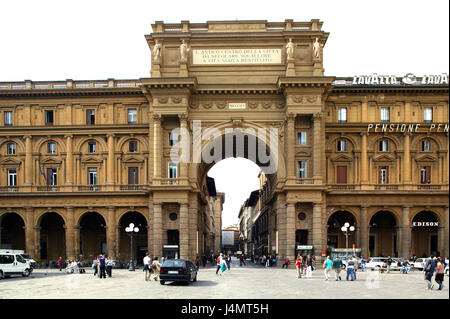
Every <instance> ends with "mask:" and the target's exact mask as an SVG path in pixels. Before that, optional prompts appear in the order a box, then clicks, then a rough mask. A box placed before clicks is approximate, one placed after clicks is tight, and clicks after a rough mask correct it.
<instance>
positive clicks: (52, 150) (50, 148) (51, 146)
mask: <svg viewBox="0 0 450 319" xmlns="http://www.w3.org/2000/svg"><path fill="white" fill-rule="evenodd" d="M47 153H49V154H55V153H56V144H55V143H53V142H50V143H48V144H47Z"/></svg>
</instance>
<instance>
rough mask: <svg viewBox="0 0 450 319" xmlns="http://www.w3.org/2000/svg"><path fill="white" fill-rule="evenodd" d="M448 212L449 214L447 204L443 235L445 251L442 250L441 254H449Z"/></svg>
mask: <svg viewBox="0 0 450 319" xmlns="http://www.w3.org/2000/svg"><path fill="white" fill-rule="evenodd" d="M448 214H449V211H448V206H445V209H444V234H443V237H444V247H443V248H444V251H443V252H441V256H448V255H449V249H448V246H449V243H448V241H449V238H448V237H449V236H448V233H449V227H448V225H449V222H448V220H449V216H448Z"/></svg>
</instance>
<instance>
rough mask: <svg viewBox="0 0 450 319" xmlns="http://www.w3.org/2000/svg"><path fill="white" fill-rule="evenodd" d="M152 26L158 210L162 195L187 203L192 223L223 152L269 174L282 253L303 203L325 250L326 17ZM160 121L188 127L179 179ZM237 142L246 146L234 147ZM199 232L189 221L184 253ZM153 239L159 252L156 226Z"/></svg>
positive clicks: (286, 252)
mask: <svg viewBox="0 0 450 319" xmlns="http://www.w3.org/2000/svg"><path fill="white" fill-rule="evenodd" d="M152 28H153V33H152V34H151V35H148V36H146V39H147V42H148V45H149V47H150V49H151V52H152V68H151V77H150V78H146V79H141V82H142V90H143V91H144V93H145V95H146V97H147V98H148V100H149V102H150V105H151V111H150V112H151V114H152V116H151V121H150V144H152V145H153V152H152V153H153V157H152V161H153V163H152V172H151V173H152V178H151V186H150V190H151V194H152V195H151V196H152V202H153V214H154V216H155V217H156V216H157V215H158V214H160V212H161V209H160V207H159V206H160V205H161V203H163V202H164V201H166V200H169V199H170V200H174V199H177V201H180V200H182V201H183V202H185V203H186V205H185V206H183V205H182V206H181V207H182V209H184V212H182V211H180V214H181V220H182V221H183V220H184V223H185V225H186V228H185V229H188V224H189V220H192V218H195V214H196V207H197V206H198V205H199V204H198V203H197V201H196V196H197V194H201V193H202V190H203V186H204V183H205V176H206V173H207V171H208V169H209V168H210V167H211V166H212V165H213V164H214V163H215V162H217V161H218V160H221V159H222V158H225V157H228V156H235V157H236V156H242V157H246V158H249V159H251V160H253V161H254V162H255V163H257V164H258V165H260V167H261V169H262V170H263V171H264V172H265V173H266V174H267V176H268V177H269V178H268V181H269V185H270V192H271V196H270V197H271V199H270V200H271V202H272V206H273V208H274V211H275V212H276V215H277V216H278V217H277V226H276V228H277V230H278V252H279V254H280V255H283V256H289V257H291V258H292V257H293V255H294V252H295V247H294V246H295V213H294V210H295V207H294V206H295V205H296V204H297V203H301V202H307V203H309V204H311V205H312V208H313V216H312V225H313V231H312V238H311V240H312V244H313V246H314V247H316V249H317V251H321V250H322V249H324V248H325V247H324V243H323V237H324V235H325V234H324V232H323V229H322V228H323V227H322V215H323V214H324V210H325V205H323V202H324V201H325V193H324V190H325V157H324V156H323V154H325V143H324V140H325V118H324V116H323V113H324V109H325V101H326V99H327V96H328V94H329V93H330V90H331V84H332V82H333V80H334V78H333V77H326V76H324V69H323V46H324V45H325V43H326V41H327V38H328V33H326V32H324V31H323V30H322V22H320V21H318V20H311V21H310V22H294V21H292V20H286V21H285V22H282V23H268V22H266V21H215V22H207V23H202V24H194V23H189V22H187V21H183V22H182V23H181V24H173V25H172V24H165V23H163V22H156V23H155V24H153V25H152ZM296 123H297V124H298V125H300V126H301V127H303V128H304V129H305V131H307V132H308V134H307V135H308V137H307V139H308V145H309V147H307V148H304V149H302V150H301V151H299V150H297V149H296V145H297V139H296V133H295V126H296ZM170 125H172V126H170ZM163 126H165V128H166V129H169V128H171V127H173V128H175V127H179V128H181V130H183V131H185V132H186V134H184V135H185V136H186V137H187V140H186V141H187V142H185V143H183V141H182V140H183V138H181V141H180V148H184V149H190V152H189V154H184V160H183V155H181V156H180V157H181V158H180V159H181V161H180V163H179V166H180V167H179V178H178V180H177V181H176V182H175V183H174V181H173V180H171V179H170V177H169V176H168V175H167V172H168V171H167V167H168V165H169V162H170V161H171V160H170V154H169V151H168V150H165V141H164V138H165V135H166V134H163V135H162V137H161V132H162V127H163ZM195 133H197V134H195ZM233 135H234V136H235V139H234V140H233V137H232V136H233ZM227 140H229V141H228V144H227ZM240 140H242V141H243V143H242V147H240V146H239V145H237V144H239V141H240ZM233 141H234V142H233ZM252 141H256V142H252ZM211 143H213V145H214V146H213V145H212V144H211ZM187 144H189V145H187ZM227 145H229V146H231V147H229V148H228V152H227V150H226V149H225V148H226V146H227ZM251 145H253V147H250V146H251ZM186 146H188V147H186ZM205 150H206V151H205ZM195 153H196V154H195ZM219 153H220V154H219ZM199 154H201V156H200V155H199ZM258 154H259V155H263V157H264V158H262V157H260V156H258ZM296 158H301V159H302V160H303V162H304V163H306V165H305V167H304V169H305V170H306V171H305V175H304V176H302V177H306V178H301V179H300V178H299V177H298V174H297V171H298V169H297V167H296ZM241 182H242V181H236V183H241ZM159 219H160V217H159V218H155V221H157V220H159ZM156 228H158V226H156ZM193 230H194V229H190V228H189V231H183V227H182V230H181V238H180V239H181V241H180V243H181V256H185V257H191V256H192V254H193V253H194V252H195V244H194V243H195V238H194V237H193V235H195V232H194V231H193ZM154 236H155V240H154V249H155V253H156V252H157V250H158V249H159V247H160V246H161V237H160V236H161V235H159V234H157V232H156V229H155V233H154Z"/></svg>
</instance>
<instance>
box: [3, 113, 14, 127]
mask: <svg viewBox="0 0 450 319" xmlns="http://www.w3.org/2000/svg"><path fill="white" fill-rule="evenodd" d="M4 116H5V122H4V123H5V125H13V112H12V111H5V113H4Z"/></svg>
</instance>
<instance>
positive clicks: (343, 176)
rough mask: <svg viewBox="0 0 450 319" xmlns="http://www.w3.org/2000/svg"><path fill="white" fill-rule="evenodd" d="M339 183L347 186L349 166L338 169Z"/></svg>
mask: <svg viewBox="0 0 450 319" xmlns="http://www.w3.org/2000/svg"><path fill="white" fill-rule="evenodd" d="M337 183H338V184H347V166H338V167H337Z"/></svg>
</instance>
